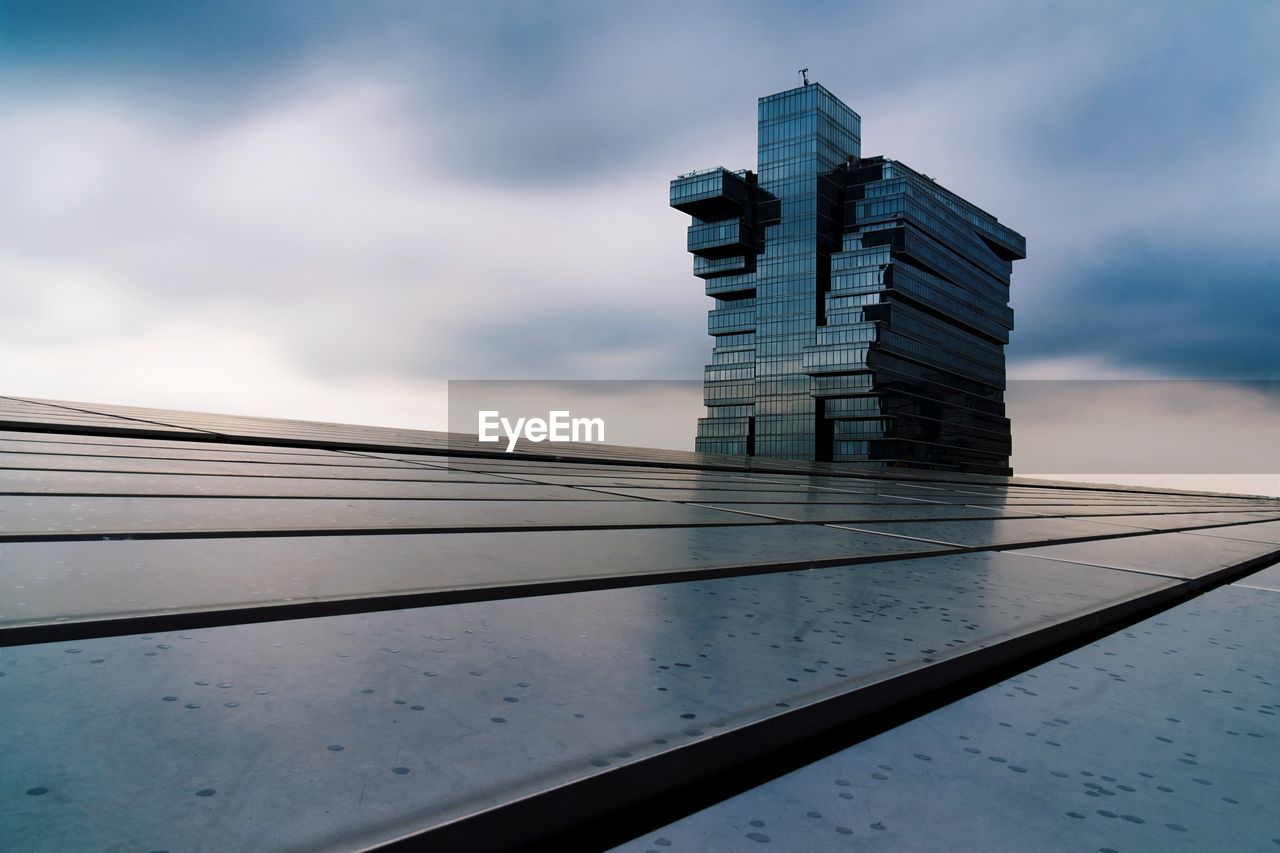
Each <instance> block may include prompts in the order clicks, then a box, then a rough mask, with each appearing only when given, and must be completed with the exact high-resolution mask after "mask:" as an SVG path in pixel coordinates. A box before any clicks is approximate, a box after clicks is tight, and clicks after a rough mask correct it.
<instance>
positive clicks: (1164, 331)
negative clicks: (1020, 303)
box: [1009, 235, 1280, 379]
mask: <svg viewBox="0 0 1280 853" xmlns="http://www.w3.org/2000/svg"><path fill="white" fill-rule="evenodd" d="M1278 284H1280V250H1277V248H1276V246H1275V244H1268V245H1251V244H1249V243H1244V242H1242V243H1240V244H1235V245H1233V244H1231V243H1227V242H1225V241H1219V240H1212V241H1206V242H1205V243H1204V244H1201V245H1191V246H1187V245H1170V244H1169V243H1163V242H1156V241H1155V240H1152V239H1150V238H1148V237H1146V236H1143V235H1131V236H1130V238H1129V239H1124V240H1117V241H1115V242H1113V243H1111V244H1110V245H1109V246H1108V247H1106V249H1104V250H1103V251H1101V252H1099V253H1098V254H1097V255H1096V256H1095V257H1093V258H1091V259H1089V260H1088V261H1087V262H1085V263H1081V264H1079V265H1078V266H1077V267H1076V268H1074V269H1072V270H1071V271H1070V279H1069V280H1067V281H1064V282H1063V285H1064V286H1059V287H1057V288H1055V290H1054V292H1053V294H1052V295H1051V296H1048V297H1047V298H1043V299H1042V300H1041V301H1039V302H1038V303H1037V308H1036V310H1034V311H1026V312H1023V313H1022V314H1020V315H1019V317H1018V328H1017V330H1016V331H1015V332H1014V339H1013V344H1012V346H1011V347H1010V350H1009V352H1010V355H1011V357H1013V358H1015V359H1017V358H1020V359H1029V358H1041V357H1042V358H1065V357H1072V356H1078V355H1082V354H1085V355H1093V354H1103V355H1105V356H1106V357H1107V358H1108V359H1109V360H1110V361H1112V362H1113V363H1115V364H1119V365H1126V366H1133V367H1136V368H1140V369H1147V370H1152V371H1155V372H1157V373H1162V374H1165V375H1168V376H1171V377H1174V378H1228V379H1269V378H1275V377H1278V376H1280V335H1277V334H1276V325H1277V323H1280V287H1277V285H1278Z"/></svg>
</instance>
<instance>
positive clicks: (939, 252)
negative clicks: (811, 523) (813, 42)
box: [671, 83, 1026, 474]
mask: <svg viewBox="0 0 1280 853" xmlns="http://www.w3.org/2000/svg"><path fill="white" fill-rule="evenodd" d="M860 130H861V120H860V119H859V117H858V114H857V113H855V112H854V111H853V110H851V109H849V107H847V106H845V104H843V103H842V102H841V101H840V100H839V99H838V98H836V97H835V96H834V95H832V94H831V93H830V92H828V91H827V90H826V89H824V88H823V87H822V86H820V85H818V84H817V83H808V84H806V85H804V86H801V87H800V88H798V89H791V90H789V91H786V92H779V93H777V94H775V95H768V96H766V97H763V98H761V99H760V102H759V164H758V171H757V172H755V173H753V172H751V171H748V170H742V171H737V172H732V171H729V170H728V169H724V168H714V169H704V170H701V171H698V172H692V173H689V174H687V175H681V176H680V177H679V178H676V179H675V180H674V181H672V182H671V206H672V207H674V208H676V209H678V210H680V211H683V212H685V213H688V214H689V215H690V216H692V217H693V224H692V225H690V226H689V237H688V249H689V251H690V252H691V253H692V254H693V256H694V258H693V273H694V275H696V276H698V277H699V278H702V279H704V280H705V282H706V291H707V295H708V296H711V297H713V298H714V299H715V305H714V307H713V308H712V309H711V311H710V312H709V314H708V322H707V330H708V332H709V333H710V334H711V335H712V336H713V337H714V340H715V346H714V348H713V349H712V355H711V363H710V364H708V365H707V366H706V374H705V389H706V390H705V401H706V405H707V417H705V418H702V419H700V420H699V422H698V437H697V444H696V447H697V450H699V451H701V452H704V453H732V454H745V455H754V456H768V457H778V458H786V459H803V460H816V461H835V462H859V463H864V464H867V463H869V464H873V465H883V466H910V467H923V468H935V469H948V470H960V471H969V472H975V473H991V474H1008V473H1010V469H1009V453H1010V449H1011V448H1010V437H1009V421H1008V419H1007V418H1005V416H1004V381H1005V371H1004V346H1005V344H1006V343H1008V340H1009V331H1010V330H1011V329H1012V328H1013V312H1012V310H1011V309H1010V308H1009V276H1010V273H1011V271H1012V266H1013V261H1014V260H1017V259H1020V258H1023V257H1025V256H1026V241H1025V240H1024V238H1023V237H1022V235H1020V234H1018V233H1017V232H1015V231H1013V230H1011V229H1009V228H1007V227H1005V226H1004V225H1001V224H1000V223H999V222H997V221H996V218H995V217H994V216H992V215H990V214H989V213H986V212H985V211H983V210H980V209H979V208H977V207H975V206H974V205H972V204H970V203H969V202H967V201H965V200H964V199H962V198H960V197H959V196H957V195H955V194H954V193H952V192H950V191H948V190H946V189H943V188H942V187H941V186H939V185H938V184H937V183H936V182H935V181H933V180H932V179H931V178H929V177H928V176H926V175H923V174H921V173H919V172H915V171H912V170H911V169H909V168H907V167H906V166H904V165H902V164H901V163H898V162H897V161H894V160H890V159H887V158H885V157H879V156H877V157H862V156H861V154H862V152H861V141H860Z"/></svg>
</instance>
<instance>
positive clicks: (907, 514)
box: [699, 495, 1033, 535]
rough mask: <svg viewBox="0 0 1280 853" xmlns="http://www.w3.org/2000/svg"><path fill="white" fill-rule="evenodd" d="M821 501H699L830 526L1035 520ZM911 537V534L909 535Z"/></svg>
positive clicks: (971, 509) (990, 512)
mask: <svg viewBox="0 0 1280 853" xmlns="http://www.w3.org/2000/svg"><path fill="white" fill-rule="evenodd" d="M815 497H816V498H817V500H818V501H819V502H815V503H802V502H796V503H791V504H785V503H772V504H771V503H746V502H742V501H725V500H717V501H713V502H706V501H703V502H699V506H708V507H715V508H716V509H728V510H734V511H735V512H749V513H752V514H753V515H760V516H764V517H766V518H781V519H789V520H792V521H820V522H826V523H829V524H830V523H837V522H855V521H892V520H902V521H914V520H918V519H928V518H938V519H957V518H981V519H998V518H1018V517H1024V518H1031V517H1033V516H1032V514H1031V513H1028V512H1024V511H1020V510H1012V509H1010V510H1006V509H996V508H993V507H977V506H949V505H946V504H929V503H924V502H919V503H902V504H885V505H868V504H857V503H834V502H828V501H827V498H826V497H825V496H823V495H815ZM908 535H909V534H908Z"/></svg>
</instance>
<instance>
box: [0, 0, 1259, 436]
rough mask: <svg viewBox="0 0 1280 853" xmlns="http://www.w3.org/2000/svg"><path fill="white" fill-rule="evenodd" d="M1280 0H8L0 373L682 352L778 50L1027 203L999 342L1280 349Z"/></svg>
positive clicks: (264, 392) (1235, 353)
mask: <svg viewBox="0 0 1280 853" xmlns="http://www.w3.org/2000/svg"><path fill="white" fill-rule="evenodd" d="M1277 44H1280V3H1275V2H1258V3H1248V2H1227V3H1214V4H1210V3H1191V2H1186V3H1176V2H1147V3H1143V2H1133V0H1128V1H1127V2H1107V3H1098V4H1087V3H1071V4H1066V3H1055V4H1047V3H1044V4H1042V3H1035V2H1027V0H1012V2H964V3H956V2H941V3H937V4H922V3H909V2H895V3H883V2H877V3H867V4H857V3H824V2H808V3H804V4H800V3H795V2H789V3H759V2H747V0H735V1H734V2H728V3H722V4H717V3H693V2H680V3H645V2H632V3H620V2H619V3H607V2H598V0H597V2H580V3H574V2H550V1H549V0H542V1H541V2H508V3H482V2H467V3H448V4H445V3H430V2H408V0H403V2H376V1H372V2H368V1H367V2H320V1H319V0H312V1H311V2H294V3H279V2H276V3H273V2H263V1H262V0H253V2H217V3H212V2H181V3H175V2H164V0H157V1H156V2H112V3H101V2H93V0H86V2H14V0H0V187H2V188H3V190H2V191H0V324H2V325H0V328H2V332H0V389H2V390H0V393H10V394H17V395H29V396H41V397H51V398H64V399H74V400H86V401H102V402H115V403H131V404H139V405H152V406H173V407H184V408H192V409H200V410H206V411H222V412H235V413H245V414H264V415H279V416H286V417H300V418H323V419H329V420H343V421H353V422H361V423H384V424H392V425H402V426H410V427H425V428H443V427H444V424H445V418H444V410H443V401H444V384H443V383H444V380H446V379H451V378H453V379H457V378H482V377H483V378H518V377H543V378H549V377H555V378H565V377H571V378H614V379H618V378H681V379H689V378H697V377H698V376H699V375H700V371H701V366H702V364H703V363H704V362H705V361H706V359H707V355H708V352H709V349H710V342H709V340H708V338H706V336H705V325H704V324H705V311H706V309H707V308H708V300H707V298H706V297H705V296H704V295H703V293H702V289H701V282H700V281H699V280H698V279H695V278H693V276H692V275H691V273H690V258H689V256H688V255H687V254H686V253H685V251H684V229H685V226H686V224H687V217H685V216H684V215H682V214H680V213H678V212H676V211H673V210H671V209H669V208H668V207H667V204H666V193H667V182H668V181H669V180H670V178H672V177H673V176H675V175H676V174H678V173H680V172H684V171H688V170H691V169H695V168H700V167H704V166H709V165H717V164H723V165H726V166H728V167H730V168H743V167H748V168H754V165H755V100H756V98H757V96H759V95H763V94H767V93H770V92H774V91H778V90H782V89H786V88H790V87H791V86H793V85H796V84H797V82H798V77H797V75H796V73H795V72H796V69H798V68H800V67H803V66H807V67H808V68H809V69H810V77H811V78H812V79H815V80H817V81H819V82H821V83H822V84H823V85H825V86H826V87H827V88H828V89H830V90H831V91H832V92H834V93H835V94H836V95H837V96H839V97H841V98H842V99H843V100H845V101H846V102H847V103H848V104H849V105H850V106H851V107H853V108H854V109H855V110H856V111H858V112H859V113H860V114H861V116H862V127H863V152H864V153H865V154H879V153H883V154H886V155H888V156H891V157H894V158H896V159H900V160H902V161H903V162H905V163H907V164H908V165H910V166H912V167H913V168H915V169H917V170H920V171H924V172H926V173H928V174H930V175H932V176H934V177H935V178H937V179H938V180H939V181H940V182H941V183H943V184H944V185H945V186H947V187H949V188H951V189H954V190H956V191H957V192H959V193H960V194H961V195H963V196H965V197H966V198H969V199H971V200H972V201H974V202H975V203H977V204H979V205H981V206H982V207H984V208H986V209H988V210H990V211H992V212H993V213H995V214H996V215H997V216H998V217H999V218H1000V219H1001V221H1003V222H1006V223H1008V224H1009V225H1011V226H1012V227H1014V228H1016V229H1018V230H1019V231H1021V232H1022V233H1024V234H1025V235H1026V236H1027V242H1028V252H1029V257H1028V259H1027V260H1025V261H1022V262H1019V263H1017V264H1016V265H1015V268H1014V277H1013V291H1012V292H1013V304H1014V307H1015V310H1016V312H1017V329H1016V330H1015V332H1014V337H1013V343H1012V345H1011V346H1010V348H1009V363H1010V372H1011V375H1012V376H1016V377H1032V378H1036V377H1053V378H1105V377H1170V378H1276V377H1280V334H1277V324H1278V323H1280V240H1277V230H1278V227H1280V157H1278V156H1277V155H1278V154H1280V143H1278V140H1280V58H1278V57H1280V49H1277Z"/></svg>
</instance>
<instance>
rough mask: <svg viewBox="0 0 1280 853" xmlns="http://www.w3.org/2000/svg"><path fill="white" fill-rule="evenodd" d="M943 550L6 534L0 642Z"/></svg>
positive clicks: (744, 543)
mask: <svg viewBox="0 0 1280 853" xmlns="http://www.w3.org/2000/svg"><path fill="white" fill-rule="evenodd" d="M939 550H946V549H945V546H941V545H934V544H930V543H927V542H913V541H911V540H908V539H895V538H893V537H890V536H879V535H876V534H873V533H857V532H854V531H849V530H836V529H834V528H824V527H814V526H806V525H765V526H761V527H758V526H754V525H751V526H746V527H731V528H730V527H675V528H654V529H639V530H558V531H521V532H511V533H436V534H399V535H376V534H375V535H363V536H288V537H264V538H243V537H238V538H225V539H150V540H112V541H107V542H103V541H77V542H23V543H16V542H11V543H0V565H2V566H3V567H4V569H3V571H2V572H0V641H3V635H4V634H5V633H6V632H5V631H4V630H3V629H4V628H9V629H13V628H15V627H19V626H29V625H45V626H49V627H50V628H52V629H56V630H58V631H67V632H76V631H79V632H80V633H78V634H76V633H73V634H72V635H73V636H85V635H88V636H92V635H93V634H94V632H96V631H105V632H107V633H121V632H122V629H121V628H120V627H116V626H113V625H95V624H94V620H95V619H118V618H120V617H129V616H137V615H147V614H150V615H157V616H158V615H162V614H164V615H167V618H170V619H173V620H180V619H181V617H182V616H183V614H192V613H195V614H197V615H200V614H202V613H204V612H206V611H226V612H224V613H221V614H220V615H219V618H220V619H221V621H220V622H218V624H228V623H232V622H236V621H243V620H246V619H248V618H250V617H249V615H248V614H246V613H245V612H243V611H242V610H240V609H239V608H249V607H254V606H263V605H274V606H285V605H287V606H291V607H293V608H294V609H295V610H305V608H307V607H311V606H319V605H322V604H324V605H328V606H332V604H333V603H334V602H337V601H343V600H348V601H351V602H352V604H351V609H352V610H378V609H386V608H388V607H395V606H407V605H410V604H415V603H417V604H423V603H429V602H431V601H433V600H437V599H441V600H459V599H465V598H467V597H472V598H475V597H487V598H492V597H495V596H504V595H505V596H513V595H520V594H523V593H524V590H525V588H529V587H532V588H536V589H540V590H541V589H545V588H549V587H554V585H556V584H583V583H588V582H594V581H600V580H601V579H610V578H621V579H624V581H625V582H628V583H650V582H654V581H655V580H659V581H660V580H663V579H664V578H663V575H665V574H668V573H698V572H720V571H727V570H739V569H749V568H751V567H764V568H766V569H769V568H773V567H779V566H784V567H796V566H805V565H810V564H815V563H825V564H833V563H837V562H849V561H853V560H858V559H863V560H868V559H875V558H878V557H884V556H891V555H904V554H920V553H928V552H930V551H939ZM627 579H629V580H627ZM320 612H325V611H324V610H323V609H321V611H320ZM201 618H204V617H203V616H202V617H201ZM265 618H283V613H282V614H281V616H280V617H272V616H270V615H267V616H266V617H265ZM180 624H193V623H187V622H181V623H180ZM194 624H202V622H201V621H199V620H196V621H194ZM205 624H207V623H205ZM128 630H129V629H128V628H127V626H126V627H124V628H123V631H126V632H127V631H128ZM134 630H138V629H134ZM59 636H62V635H61V634H59Z"/></svg>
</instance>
